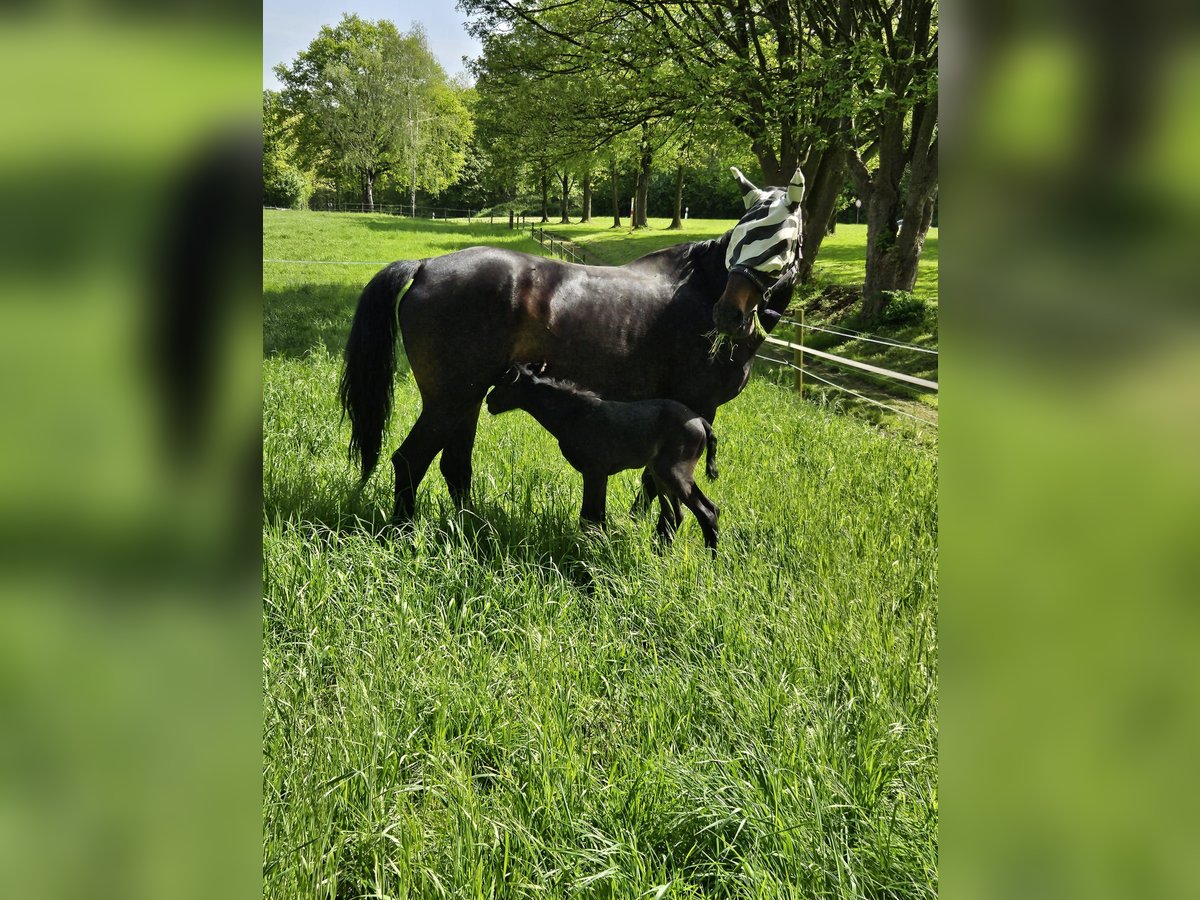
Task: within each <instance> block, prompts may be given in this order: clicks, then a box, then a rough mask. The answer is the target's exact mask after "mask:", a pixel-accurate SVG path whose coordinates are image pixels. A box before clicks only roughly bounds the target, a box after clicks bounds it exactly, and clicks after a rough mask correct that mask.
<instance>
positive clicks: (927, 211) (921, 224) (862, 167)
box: [846, 97, 938, 325]
mask: <svg viewBox="0 0 1200 900" xmlns="http://www.w3.org/2000/svg"><path fill="white" fill-rule="evenodd" d="M910 123H911V125H910V128H911V132H910V134H909V135H908V140H907V142H906V141H905V137H906V136H905V134H904V131H905V129H904V116H903V114H902V113H897V114H894V115H893V116H892V118H891V119H890V120H885V122H884V125H883V128H882V129H881V131H880V140H879V148H878V153H879V164H878V165H877V166H876V168H875V171H874V172H870V171H868V169H867V167H866V164H865V163H864V162H863V159H862V157H861V156H860V155H859V154H858V152H857V151H854V150H851V151H850V152H849V153H847V155H846V160H847V163H848V164H849V166H850V173H851V175H853V176H854V183H855V187H856V188H857V189H858V191H859V194H860V195H861V197H862V200H863V205H864V206H865V207H866V212H867V272H866V279H865V281H864V283H863V306H862V321H863V324H865V325H870V324H873V323H874V322H877V321H878V320H879V316H880V314H881V313H882V312H883V309H884V307H885V306H886V305H887V299H888V298H887V292H889V291H911V290H912V289H913V286H914V285H915V284H916V281H917V264H918V262H919V261H920V258H921V250H922V249H924V246H925V235H926V234H927V233H928V231H929V223H930V222H931V221H932V220H933V204H934V203H935V202H936V198H937V172H938V142H937V138H936V137H935V136H934V130H935V128H936V126H937V99H936V97H935V98H933V99H932V100H931V101H930V102H927V103H926V104H922V105H919V106H917V107H916V108H915V109H914V110H913V112H912V116H911V119H910ZM906 143H907V147H906V146H905V145H906ZM906 167H907V168H908V169H909V177H908V186H907V190H906V191H905V192H904V193H903V195H902V194H901V191H900V183H901V180H902V178H903V176H904V170H905V168H906Z"/></svg>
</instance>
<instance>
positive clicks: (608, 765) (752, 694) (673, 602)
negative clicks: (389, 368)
mask: <svg viewBox="0 0 1200 900" xmlns="http://www.w3.org/2000/svg"><path fill="white" fill-rule="evenodd" d="M279 216H280V218H281V219H282V217H295V218H293V219H289V220H288V222H289V224H288V226H287V228H288V234H289V235H290V236H289V237H288V238H287V240H290V241H293V242H294V243H293V246H291V247H289V248H284V247H282V246H281V244H282V239H280V238H279V237H278V235H277V233H275V232H276V229H277V228H278V227H279V226H278V223H277V222H273V221H272V219H274V218H275V216H272V215H268V217H267V220H266V222H265V231H266V240H265V244H264V251H265V255H266V256H267V257H274V258H283V257H287V258H329V256H328V251H327V249H326V247H327V246H332V245H334V244H338V245H339V249H340V251H342V252H345V253H347V254H353V256H352V257H350V258H374V257H369V256H368V254H371V253H374V252H383V253H384V255H382V256H379V257H378V258H380V259H386V258H393V257H404V256H412V255H429V254H430V253H431V252H433V251H434V250H435V249H436V248H437V246H439V244H440V242H441V241H442V240H443V239H445V241H446V245H447V246H450V245H451V244H452V243H453V241H455V240H457V239H458V238H457V237H456V236H454V234H453V233H451V232H449V231H447V232H445V233H443V232H442V231H440V230H439V229H440V228H441V227H444V228H447V229H449V228H450V226H437V227H435V226H430V227H429V228H426V229H422V230H421V231H420V232H416V231H412V232H410V231H397V232H393V233H390V235H389V237H390V240H389V241H388V242H387V245H386V246H384V247H381V246H380V245H379V244H378V243H376V241H377V240H378V238H377V235H376V234H375V232H374V231H371V230H370V228H369V222H368V219H369V218H375V217H358V216H329V215H324V216H318V215H312V214H309V215H306V214H303V213H281V214H279ZM378 218H380V219H382V218H383V217H378ZM291 222H303V225H304V229H306V230H307V229H311V231H308V232H307V235H308V236H307V237H305V238H304V239H303V240H300V239H298V238H297V237H296V235H297V234H298V233H299V232H300V230H299V229H298V228H297V227H296V226H293V225H292V224H291ZM444 234H448V235H450V236H449V237H447V238H444ZM485 237H488V236H485ZM499 238H500V239H501V240H504V239H505V238H506V235H499ZM418 247H423V248H424V251H423V252H420V253H416V252H415V250H416V248H418ZM285 249H286V252H284V251H285ZM384 251H388V252H384ZM288 254H294V255H293V256H289V255H288ZM329 268H332V267H329ZM371 272H372V270H371V269H370V268H364V269H362V270H352V271H350V272H348V271H346V270H344V269H339V270H337V271H336V272H331V271H328V270H327V269H321V270H320V271H313V270H311V269H300V268H297V267H291V268H287V267H283V266H279V267H276V268H274V269H273V268H272V267H271V266H269V265H268V266H267V267H266V268H265V271H264V288H265V292H266V295H267V299H268V304H269V308H271V309H273V311H274V315H273V316H271V317H268V321H267V326H266V335H265V341H266V344H267V346H268V348H271V349H269V352H268V355H267V358H266V360H265V363H264V389H265V405H264V406H265V411H264V657H263V677H264V718H265V735H264V839H263V840H264V892H265V894H266V895H267V896H270V897H289V898H290V897H313V896H319V897H359V896H390V897H412V898H416V897H453V898H458V897H468V898H473V897H480V898H482V897H529V896H545V897H567V896H570V897H597V898H624V897H638V896H646V897H654V896H659V897H693V898H699V897H747V898H749V897H755V898H760V897H761V898H766V897H797V898H799V897H868V896H869V897H922V896H933V895H934V894H935V893H936V885H937V875H936V872H937V845H936V829H937V799H936V773H937V765H936V756H937V728H936V705H937V687H936V684H937V677H936V676H937V654H936V646H937V644H936V616H937V613H936V582H937V566H936V540H937V507H936V482H937V478H936V469H937V464H936V459H935V457H934V456H933V455H932V454H931V453H929V452H928V451H926V450H922V449H920V448H918V447H915V446H913V445H912V444H910V443H907V442H904V441H901V440H897V439H896V438H894V437H891V436H888V435H886V434H882V433H880V432H878V431H876V430H874V429H872V428H870V427H869V426H867V425H865V424H863V423H861V422H856V421H853V420H850V419H846V418H843V417H840V416H837V415H835V414H833V413H831V412H830V411H829V410H827V409H824V408H821V407H817V406H814V405H812V404H809V403H804V402H800V401H798V400H797V399H796V397H795V396H794V395H793V394H792V393H790V392H789V391H786V390H784V389H781V388H779V387H777V386H775V385H772V384H770V383H767V382H766V381H765V380H761V379H759V380H755V381H752V382H751V384H750V386H749V388H748V389H747V390H746V391H745V392H744V393H743V394H742V395H741V396H740V397H739V398H738V399H737V400H735V401H733V402H732V403H730V404H728V405H726V406H725V407H722V410H721V412H720V414H719V416H718V421H717V423H716V424H717V430H718V433H719V434H720V436H721V441H722V443H721V462H722V477H721V479H720V480H719V481H717V482H713V483H710V484H708V485H706V486H705V491H706V493H708V494H709V495H710V496H711V497H712V498H713V499H714V500H715V501H716V502H717V503H718V504H719V505H720V506H721V508H722V516H721V526H722V541H721V547H720V552H719V554H718V557H717V558H716V559H715V560H712V559H710V558H709V556H708V553H707V551H706V550H705V549H704V547H703V544H702V542H701V539H700V534H699V529H698V528H697V527H696V524H695V522H694V521H690V520H689V521H688V522H687V523H686V524H685V526H684V527H683V528H682V530H681V532H680V534H679V535H678V537H677V538H676V542H675V545H674V546H673V547H671V548H668V549H665V550H663V549H661V548H659V547H658V546H657V545H656V544H655V542H654V540H653V523H652V522H651V521H650V520H649V519H643V520H636V521H635V520H632V519H630V518H629V517H628V516H626V515H625V510H627V509H628V508H629V505H630V504H631V502H632V499H633V495H634V490H635V484H636V480H637V479H636V474H635V473H628V474H626V475H624V476H622V477H619V478H614V479H613V480H612V482H611V486H610V498H609V518H610V529H609V531H608V533H607V534H605V535H593V534H588V533H584V532H582V531H581V530H580V529H579V527H578V525H577V522H576V517H577V515H578V511H579V502H580V499H581V490H582V487H581V480H580V478H579V476H578V475H577V474H576V473H575V472H574V471H573V470H571V469H570V467H569V466H567V465H566V463H565V462H564V461H563V460H562V458H561V456H560V455H559V453H558V450H557V447H556V445H555V443H554V441H553V439H552V438H550V437H549V435H547V434H546V433H545V432H543V431H541V429H540V428H539V427H538V426H537V425H536V423H534V422H533V421H532V420H531V419H529V418H528V417H526V416H523V415H521V414H509V415H506V416H503V417H500V418H495V419H492V418H489V417H487V415H486V413H485V414H484V418H483V420H482V421H481V426H480V433H479V440H478V444H477V450H476V456H475V472H476V475H475V480H474V493H475V506H474V509H473V510H472V511H470V512H467V513H458V512H456V511H455V510H453V509H452V508H451V506H450V504H449V500H448V496H447V493H446V490H445V486H444V484H443V483H442V481H441V479H440V477H439V476H438V474H437V471H436V467H435V468H434V469H432V470H431V474H430V476H429V477H428V479H427V480H426V483H425V484H424V485H423V486H422V491H421V494H420V498H419V503H418V509H417V515H416V518H415V521H414V523H413V527H412V528H411V529H410V530H408V531H406V532H404V533H401V534H394V533H392V532H390V530H389V529H387V528H386V527H385V522H386V517H387V515H388V513H389V512H390V506H391V473H390V467H386V466H385V467H384V470H383V471H381V472H380V473H378V474H377V475H376V477H375V478H374V479H373V480H372V481H371V482H370V483H369V484H368V486H367V487H366V489H365V490H364V491H363V492H362V494H361V495H359V494H356V493H355V492H354V490H353V484H354V480H355V479H354V473H353V472H352V470H351V468H350V466H349V464H348V463H347V461H346V458H345V444H346V434H345V426H344V425H343V424H342V423H341V422H340V411H339V409H338V407H337V403H336V384H337V378H338V373H339V360H338V357H337V354H336V352H333V351H332V350H331V349H330V348H336V347H337V346H339V341H340V340H342V339H344V334H345V330H346V328H347V327H348V323H349V315H350V312H351V311H352V308H353V300H354V298H355V296H356V295H357V290H358V289H359V288H360V287H361V284H362V283H364V282H365V281H366V279H367V278H368V277H369V275H370V274H371ZM297 310H303V311H304V315H298V314H297V313H296V311H297ZM308 315H313V316H316V317H317V318H318V319H319V320H320V321H319V323H318V324H317V325H315V326H312V327H311V328H310V327H309V326H307V325H306V324H305V321H304V318H305V317H306V316H308ZM396 408H397V413H396V416H395V421H394V422H393V424H392V427H391V431H390V435H389V437H388V440H387V442H386V443H387V444H389V445H395V444H396V443H398V442H399V440H400V439H401V438H402V436H403V434H404V433H405V432H406V430H407V427H408V426H409V425H410V424H411V423H412V421H413V420H414V418H415V416H416V413H417V411H418V408H419V402H418V396H417V391H416V386H415V384H414V383H413V381H412V379H411V377H409V376H407V375H405V376H401V378H400V379H399V381H398V384H397V398H396Z"/></svg>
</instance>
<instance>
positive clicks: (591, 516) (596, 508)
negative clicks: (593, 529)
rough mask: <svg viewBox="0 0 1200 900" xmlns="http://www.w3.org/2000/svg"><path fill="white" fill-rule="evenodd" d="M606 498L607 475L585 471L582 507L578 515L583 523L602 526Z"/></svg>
mask: <svg viewBox="0 0 1200 900" xmlns="http://www.w3.org/2000/svg"><path fill="white" fill-rule="evenodd" d="M607 499H608V476H607V475H603V474H595V473H593V474H589V473H586V472H585V473H584V476H583V509H582V510H581V511H580V513H579V517H580V518H581V519H582V520H583V521H584V523H585V524H592V525H597V526H599V527H600V528H601V529H603V528H604V505H605V501H606V500H607Z"/></svg>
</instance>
